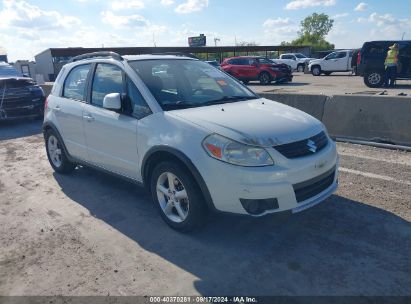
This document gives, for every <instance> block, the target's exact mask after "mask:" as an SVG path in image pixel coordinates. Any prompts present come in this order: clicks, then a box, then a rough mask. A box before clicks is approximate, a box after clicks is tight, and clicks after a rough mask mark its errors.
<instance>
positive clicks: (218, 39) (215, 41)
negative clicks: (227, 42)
mask: <svg viewBox="0 0 411 304" xmlns="http://www.w3.org/2000/svg"><path fill="white" fill-rule="evenodd" d="M217 41H220V38H217V37H214V46H217Z"/></svg>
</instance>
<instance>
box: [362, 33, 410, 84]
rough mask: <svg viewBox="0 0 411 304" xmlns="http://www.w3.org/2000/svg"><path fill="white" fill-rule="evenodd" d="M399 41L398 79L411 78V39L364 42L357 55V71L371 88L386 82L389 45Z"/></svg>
mask: <svg viewBox="0 0 411 304" xmlns="http://www.w3.org/2000/svg"><path fill="white" fill-rule="evenodd" d="M394 43H398V45H399V52H398V71H397V79H399V80H411V41H410V40H391V41H387V40H385V41H370V42H366V43H364V45H363V47H362V48H361V51H360V53H359V54H358V57H357V73H358V74H359V75H360V76H362V77H363V78H364V83H365V85H366V86H368V87H370V88H379V87H381V86H383V85H384V84H385V67H384V61H385V58H386V56H387V52H388V47H390V46H391V45H393V44H394Z"/></svg>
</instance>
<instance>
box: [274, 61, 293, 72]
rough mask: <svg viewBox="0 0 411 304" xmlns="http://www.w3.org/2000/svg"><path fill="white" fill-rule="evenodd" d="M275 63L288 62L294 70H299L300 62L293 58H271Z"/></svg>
mask: <svg viewBox="0 0 411 304" xmlns="http://www.w3.org/2000/svg"><path fill="white" fill-rule="evenodd" d="M270 60H271V61H272V62H273V63H274V64H282V63H283V64H286V65H288V66H289V67H290V69H291V70H292V71H295V70H297V68H298V62H297V61H295V60H292V59H270Z"/></svg>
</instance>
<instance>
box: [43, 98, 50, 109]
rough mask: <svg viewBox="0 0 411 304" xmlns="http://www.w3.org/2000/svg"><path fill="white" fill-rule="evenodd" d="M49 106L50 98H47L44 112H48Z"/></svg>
mask: <svg viewBox="0 0 411 304" xmlns="http://www.w3.org/2000/svg"><path fill="white" fill-rule="evenodd" d="M48 106H49V98H48V97H47V98H46V101H45V102H44V111H46V110H47V108H48Z"/></svg>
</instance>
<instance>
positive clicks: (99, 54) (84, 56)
mask: <svg viewBox="0 0 411 304" xmlns="http://www.w3.org/2000/svg"><path fill="white" fill-rule="evenodd" d="M98 57H109V58H113V59H115V60H119V61H123V60H124V58H123V57H121V56H120V55H119V54H117V53H114V52H107V51H102V52H94V53H87V54H82V55H79V56H76V57H73V58H71V59H70V61H69V62H75V61H80V60H84V59H90V58H98Z"/></svg>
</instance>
